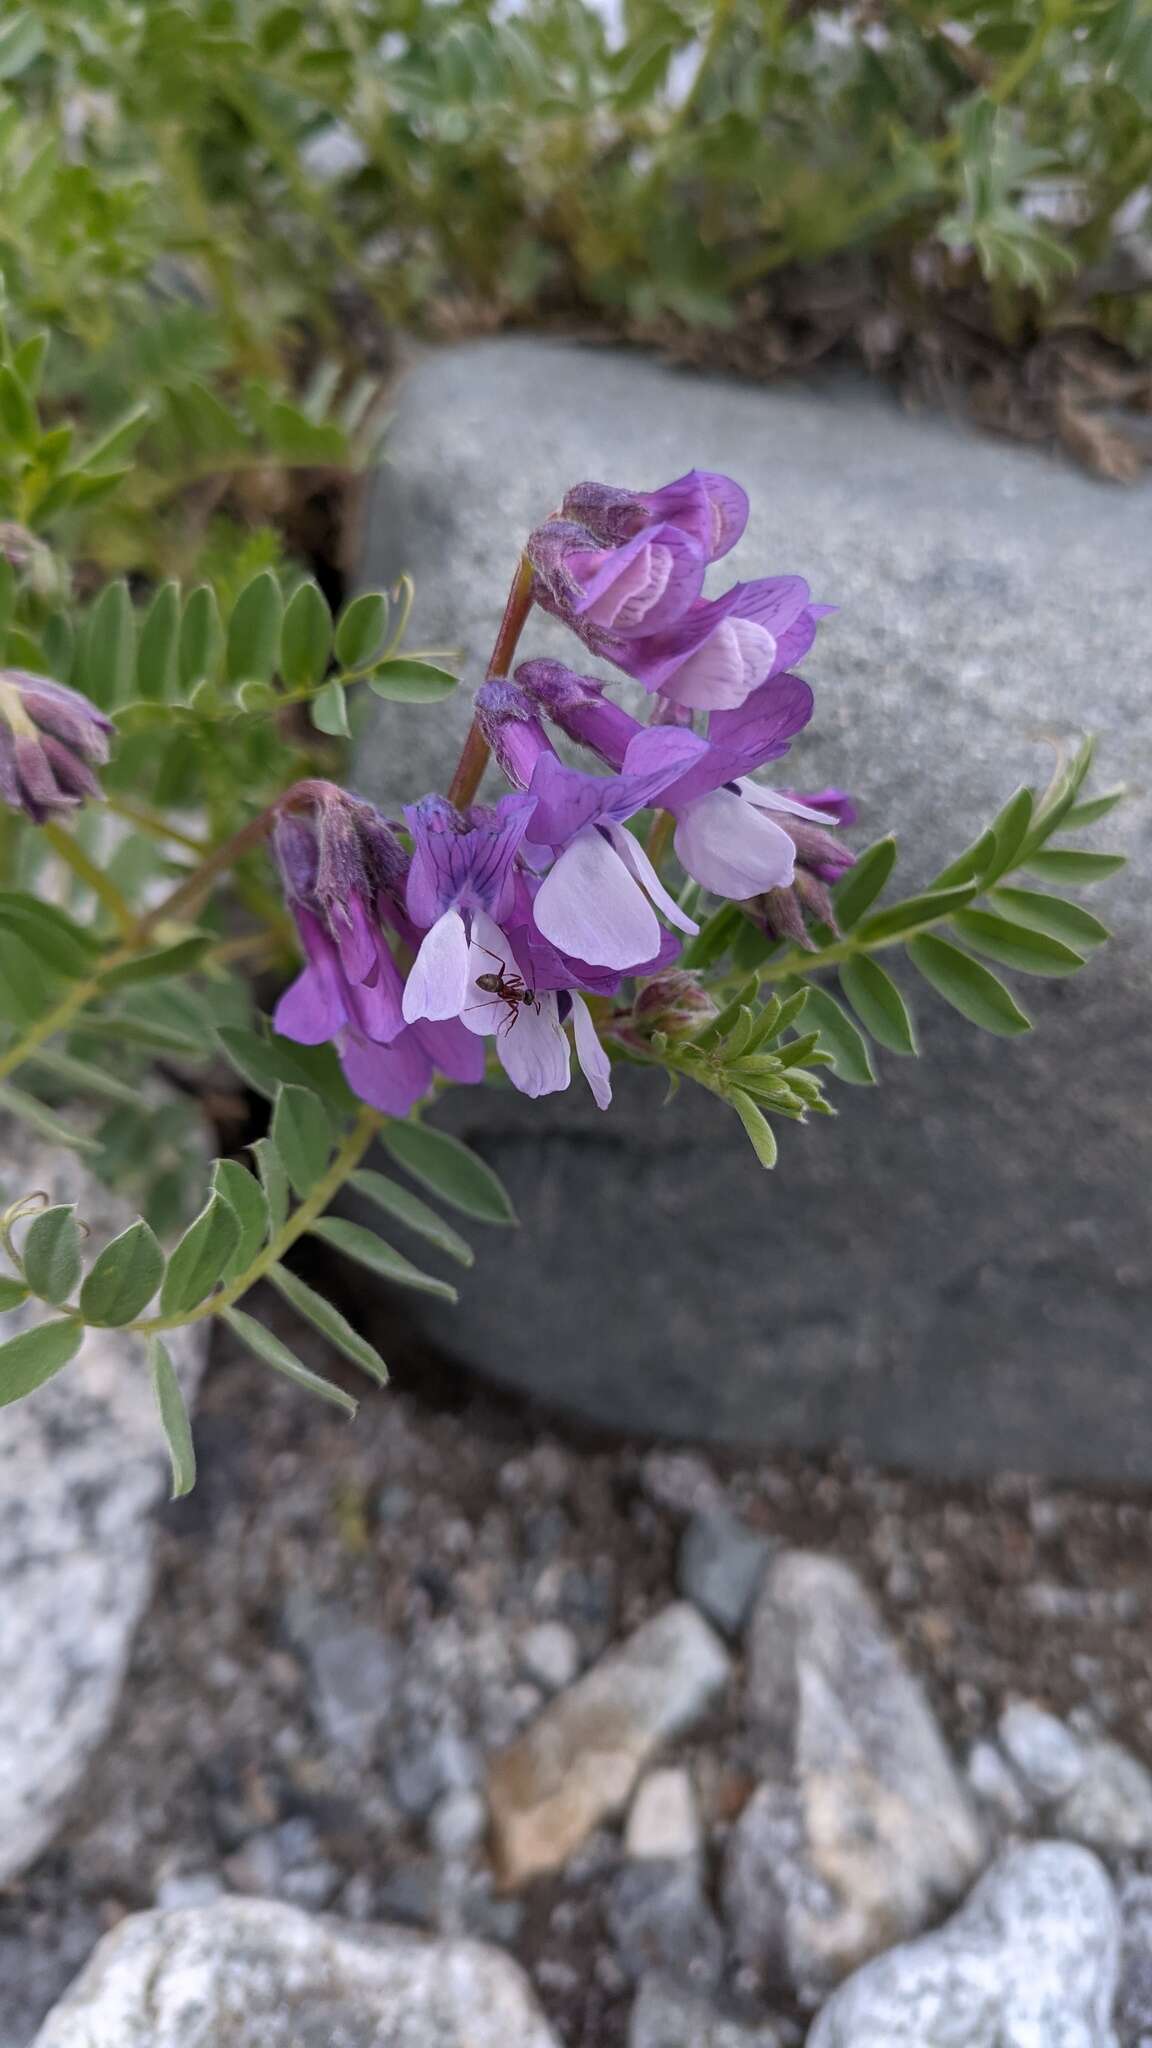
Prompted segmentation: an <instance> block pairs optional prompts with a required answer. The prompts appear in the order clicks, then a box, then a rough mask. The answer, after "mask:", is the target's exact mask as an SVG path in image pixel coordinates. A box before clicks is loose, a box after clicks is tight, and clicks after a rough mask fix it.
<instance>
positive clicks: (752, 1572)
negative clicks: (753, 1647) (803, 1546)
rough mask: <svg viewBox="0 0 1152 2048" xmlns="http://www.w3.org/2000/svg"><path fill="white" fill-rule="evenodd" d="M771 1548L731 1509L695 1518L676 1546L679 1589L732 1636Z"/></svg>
mask: <svg viewBox="0 0 1152 2048" xmlns="http://www.w3.org/2000/svg"><path fill="white" fill-rule="evenodd" d="M770 1550H771V1545H770V1543H769V1541H768V1538H767V1537H766V1536H759V1535H757V1533H756V1531H755V1530H754V1529H749V1528H748V1527H747V1526H746V1524H745V1523H743V1522H742V1521H741V1520H740V1518H739V1516H738V1515H734V1514H733V1513H732V1510H731V1508H728V1507H726V1506H720V1507H718V1508H715V1509H713V1510H712V1512H711V1513H708V1512H702V1513H699V1514H695V1515H693V1517H692V1520H691V1521H690V1522H689V1524H688V1527H687V1528H686V1529H685V1531H684V1536H683V1540H682V1542H681V1545H680V1558H679V1581H678V1582H679V1586H680V1591H681V1592H682V1593H683V1595H684V1598H685V1599H686V1600H694V1601H695V1603H696V1605H697V1607H698V1608H699V1609H700V1611H701V1613H702V1614H706V1615H707V1616H708V1619H709V1621H712V1622H715V1624H716V1627H717V1628H719V1629H722V1630H723V1632H724V1634H725V1635H728V1636H737V1635H739V1633H740V1630H741V1629H742V1628H743V1626H744V1622H745V1620H746V1619H747V1615H748V1610H749V1608H750V1607H751V1605H752V1602H753V1599H754V1598H755V1595H756V1588H757V1586H758V1585H759V1584H760V1580H761V1578H762V1577H763V1574H764V1567H765V1565H766V1563H767V1561H768V1556H769V1552H770Z"/></svg>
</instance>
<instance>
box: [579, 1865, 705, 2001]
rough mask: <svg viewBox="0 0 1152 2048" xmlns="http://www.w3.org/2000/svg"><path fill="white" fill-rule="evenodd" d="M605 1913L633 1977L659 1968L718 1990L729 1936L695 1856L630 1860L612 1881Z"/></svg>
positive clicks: (681, 1981) (680, 1980) (694, 1984)
mask: <svg viewBox="0 0 1152 2048" xmlns="http://www.w3.org/2000/svg"><path fill="white" fill-rule="evenodd" d="M605 1917H606V1919H607V1922H608V1927H609V1930H610V1932H611V1934H612V1937H613V1940H614V1941H615V1943H616V1953H617V1955H618V1956H619V1958H620V1961H621V1963H622V1964H623V1967H624V1969H625V1971H626V1973H627V1975H628V1976H629V1977H631V1978H632V1979H633V1980H634V1981H638V1980H639V1979H640V1978H641V1977H643V1976H645V1975H646V1974H647V1972H649V1971H652V1970H657V1971H662V1972H664V1973H665V1974H666V1975H667V1976H669V1977H672V1978H674V1979H675V1980H676V1982H677V1983H679V1984H684V1985H689V1986H691V1988H692V1989H693V1990H696V1991H712V1990H715V1988H716V1986H717V1985H718V1983H719V1981H720V1973H721V1971H722V1969H723V1967H724V1934H723V1930H722V1929H721V1926H720V1923H719V1921H718V1920H717V1918H716V1915H715V1913H714V1912H713V1911H712V1908H711V1906H710V1905H709V1904H708V1901H707V1899H706V1898H705V1896H704V1889H703V1885H702V1883H701V1873H700V1868H699V1864H698V1862H697V1859H696V1858H695V1857H680V1858H678V1859H676V1860H674V1861H673V1860H671V1859H666V1860H659V1859H657V1858H652V1859H649V1860H645V1861H637V1862H632V1863H626V1864H625V1865H624V1868H623V1870H621V1871H620V1872H619V1873H618V1875H617V1876H616V1878H615V1879H614V1881H613V1884H612V1887H611V1890H610V1892H609V1894H608V1903H607V1908H606V1916H605Z"/></svg>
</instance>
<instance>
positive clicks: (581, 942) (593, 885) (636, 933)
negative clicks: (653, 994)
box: [533, 825, 660, 969]
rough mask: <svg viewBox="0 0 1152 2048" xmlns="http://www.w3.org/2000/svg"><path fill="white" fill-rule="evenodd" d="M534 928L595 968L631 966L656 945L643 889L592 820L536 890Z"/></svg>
mask: <svg viewBox="0 0 1152 2048" xmlns="http://www.w3.org/2000/svg"><path fill="white" fill-rule="evenodd" d="M533 916H534V917H535V920H536V925H537V928H538V930H540V931H541V932H543V934H544V937H545V938H546V939H550V940H551V942H552V944H553V945H554V946H558V947H559V949H560V951H561V952H562V953H568V954H570V955H571V956H572V957H573V959H576V960H587V961H588V962H589V963H590V964H591V965H592V966H594V967H618V968H620V969H624V968H628V967H636V966H638V965H639V963H640V961H642V960H651V959H653V958H654V957H655V955H656V953H657V952H658V951H659V947H660V926H659V924H658V923H657V921H656V914H655V912H654V911H653V909H652V907H651V905H650V904H649V902H648V899H647V897H646V896H645V895H644V892H643V890H642V889H640V888H638V887H637V884H636V883H635V882H634V881H633V879H632V876H631V874H630V873H629V871H628V868H627V867H626V866H625V864H624V862H623V861H622V860H621V859H620V857H619V855H618V854H617V853H616V852H615V850H614V848H613V847H612V846H611V845H610V844H609V842H608V841H607V839H605V838H604V836H603V834H602V833H601V832H598V831H597V830H596V827H595V826H594V825H592V826H589V827H588V828H587V829H586V830H585V831H583V832H579V833H577V835H576V838H575V839H574V840H573V841H572V844H571V846H567V847H565V849H564V851H563V853H562V854H561V855H560V858H559V860H558V861H557V862H556V865H555V867H554V868H553V869H552V870H551V872H550V873H549V874H547V875H545V877H544V880H543V881H542V883H541V884H540V887H539V889H538V890H537V892H536V901H535V903H534V905H533Z"/></svg>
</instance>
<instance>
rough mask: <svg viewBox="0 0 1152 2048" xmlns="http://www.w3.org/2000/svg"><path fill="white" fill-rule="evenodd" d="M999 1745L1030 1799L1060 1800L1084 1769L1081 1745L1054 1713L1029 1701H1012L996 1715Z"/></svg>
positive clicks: (1076, 1783) (1077, 1738)
mask: <svg viewBox="0 0 1152 2048" xmlns="http://www.w3.org/2000/svg"><path fill="white" fill-rule="evenodd" d="M996 1733H997V1735H998V1736H999V1738H1000V1747H1001V1749H1002V1750H1003V1751H1004V1754H1005V1756H1006V1757H1007V1758H1008V1761H1009V1763H1010V1764H1011V1765H1012V1766H1013V1768H1014V1769H1015V1771H1016V1773H1017V1776H1018V1777H1020V1778H1021V1779H1022V1780H1023V1782H1024V1784H1025V1785H1026V1786H1027V1788H1028V1790H1029V1792H1031V1794H1032V1796H1033V1798H1034V1799H1040V1800H1044V1801H1046V1802H1049V1803H1050V1802H1051V1801H1052V1800H1055V1799H1062V1798H1064V1797H1065V1796H1066V1794H1068V1793H1069V1792H1071V1791H1072V1790H1073V1788H1074V1787H1075V1786H1076V1785H1078V1784H1079V1782H1080V1780H1081V1778H1082V1777H1083V1776H1084V1771H1085V1764H1086V1759H1085V1752H1084V1744H1083V1743H1082V1742H1081V1740H1080V1737H1079V1736H1078V1735H1076V1734H1074V1732H1073V1730H1072V1729H1071V1728H1066V1727H1065V1725H1064V1723H1063V1721H1061V1720H1059V1719H1058V1717H1057V1716H1056V1715H1055V1714H1050V1713H1048V1711H1047V1709H1046V1708H1044V1707H1039V1706H1037V1705H1036V1704H1035V1702H1034V1701H1032V1700H1013V1702H1012V1704H1011V1706H1009V1707H1006V1708H1005V1709H1004V1712H1003V1713H1002V1714H1001V1716H1000V1720H999V1723H998V1725H997V1729H996Z"/></svg>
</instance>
